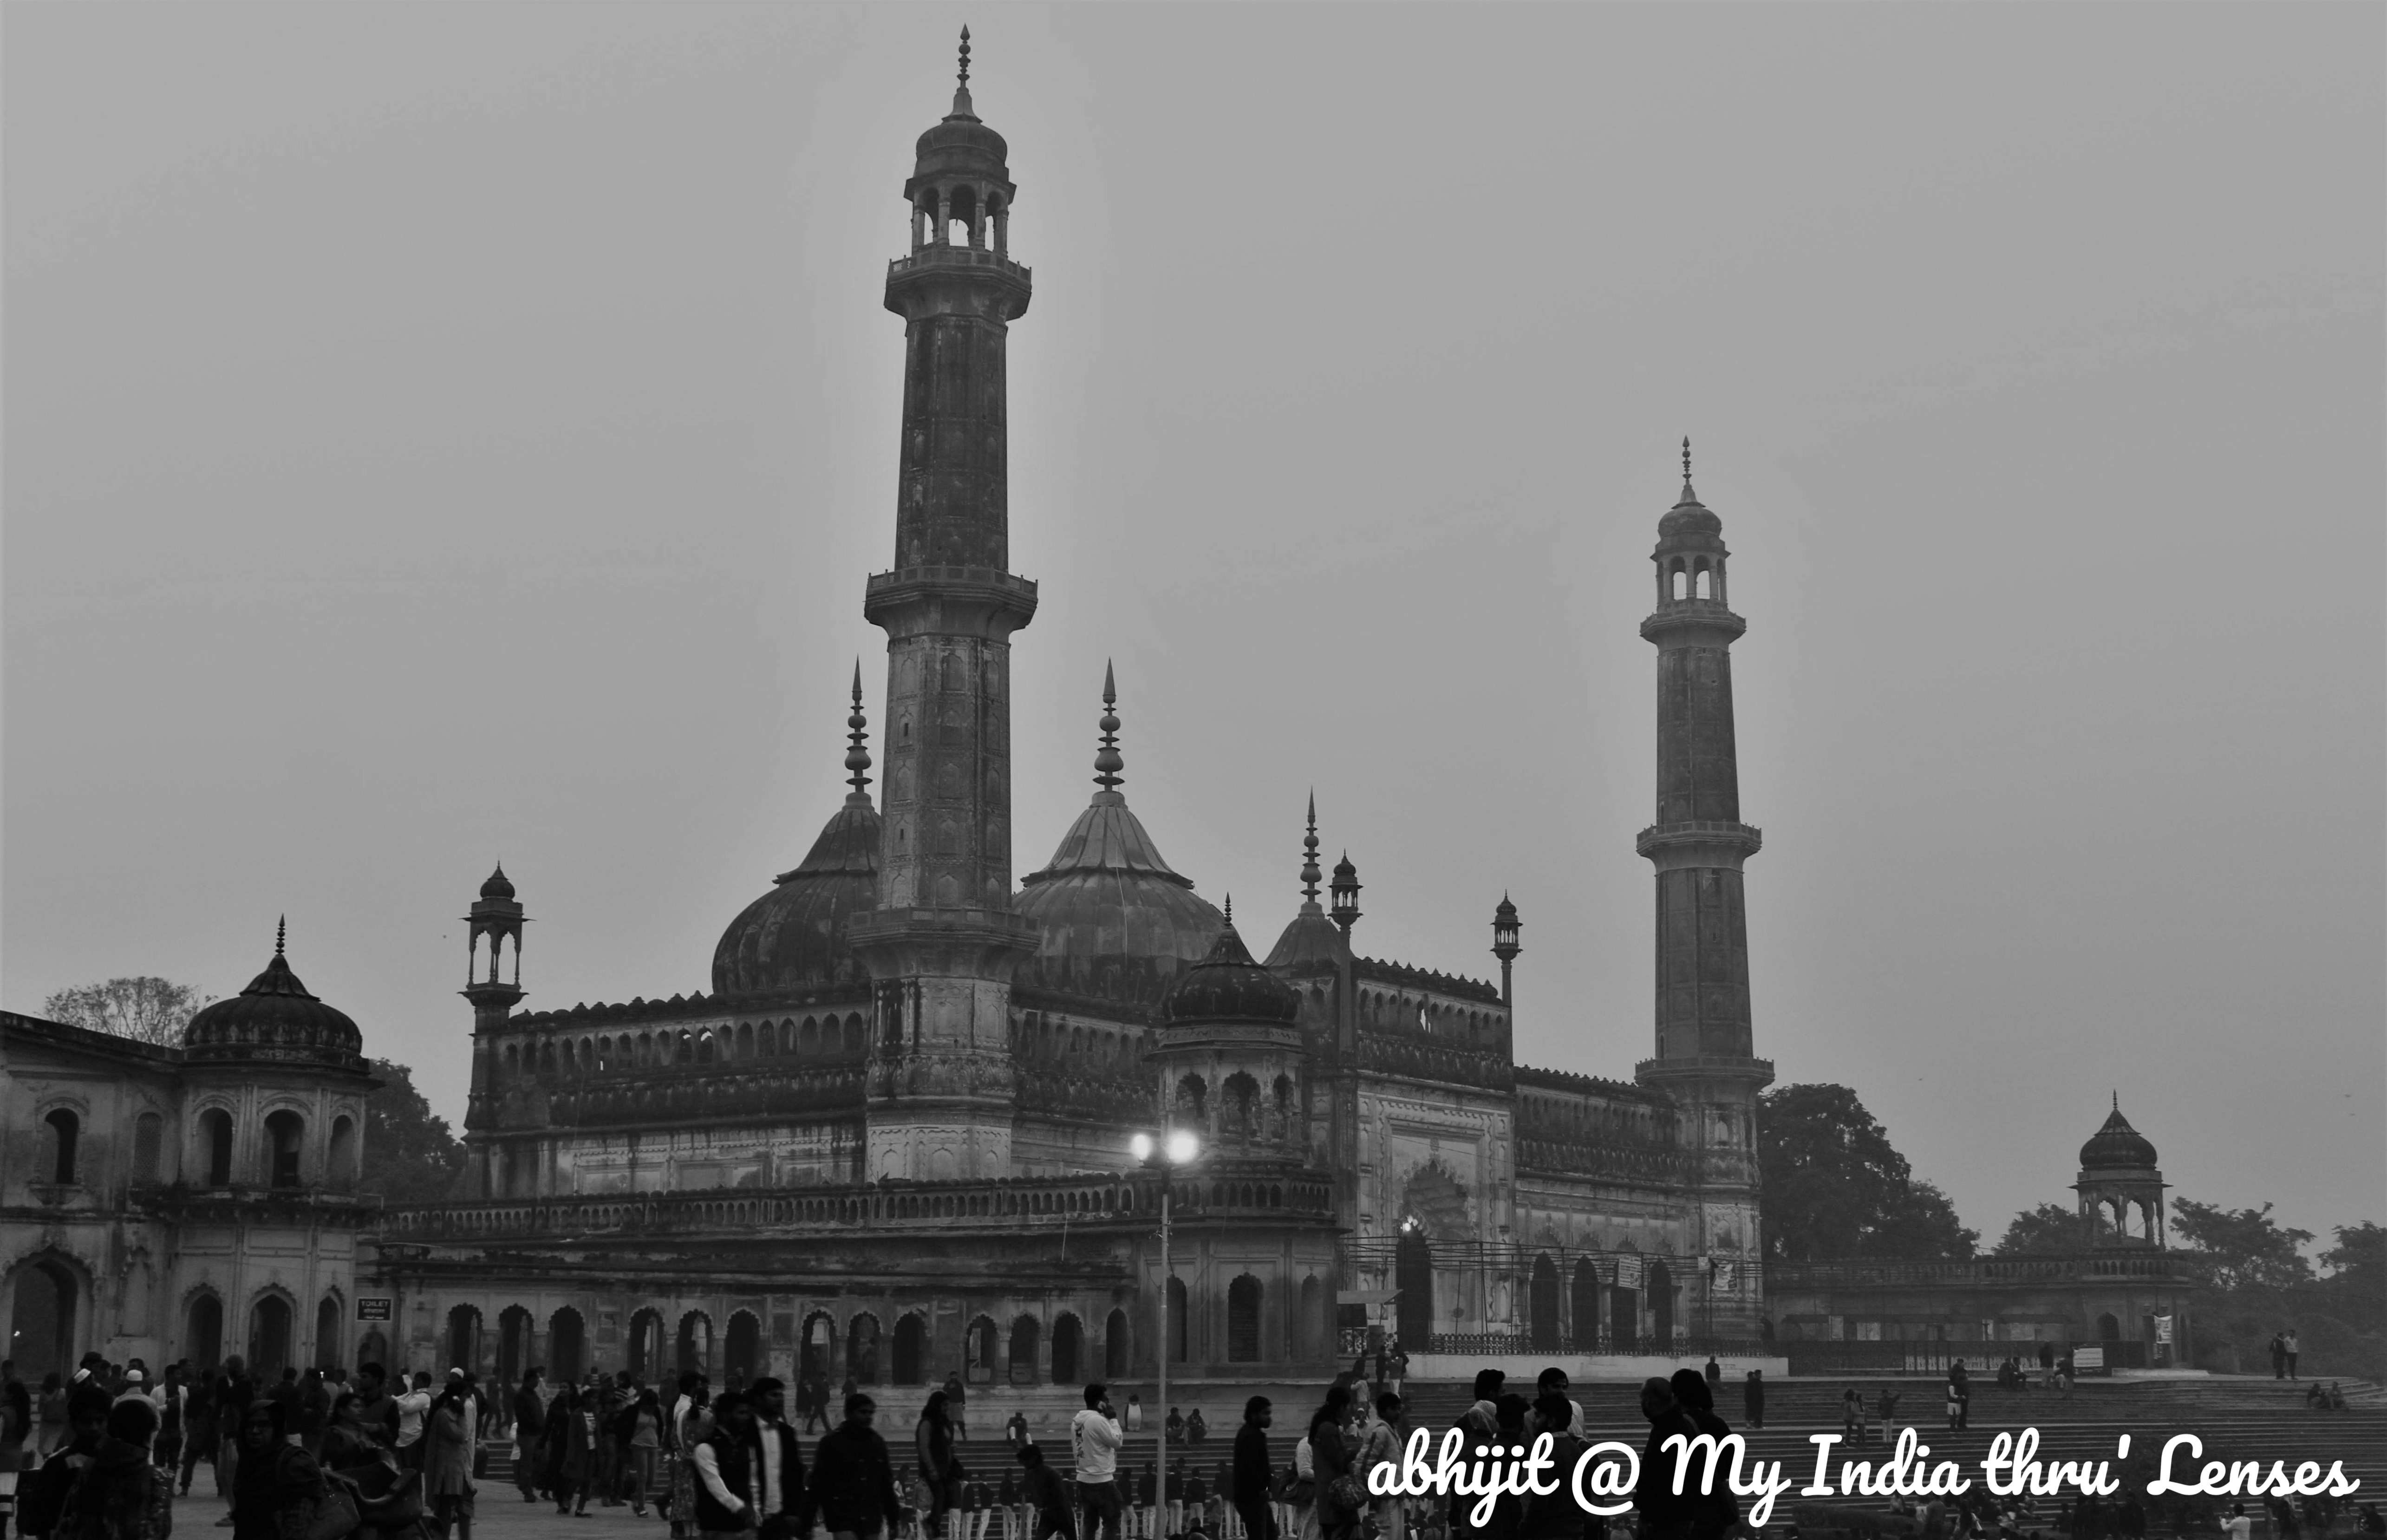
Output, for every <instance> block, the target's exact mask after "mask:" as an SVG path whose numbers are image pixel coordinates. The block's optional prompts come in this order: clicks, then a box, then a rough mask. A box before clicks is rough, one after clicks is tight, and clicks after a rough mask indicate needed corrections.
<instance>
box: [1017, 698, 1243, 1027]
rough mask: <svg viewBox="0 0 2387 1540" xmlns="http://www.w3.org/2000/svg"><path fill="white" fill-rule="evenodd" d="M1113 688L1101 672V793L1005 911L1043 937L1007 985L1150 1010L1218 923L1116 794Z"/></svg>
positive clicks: (1199, 954) (1023, 881)
mask: <svg viewBox="0 0 2387 1540" xmlns="http://www.w3.org/2000/svg"><path fill="white" fill-rule="evenodd" d="M1116 701H1118V688H1117V686H1116V685H1115V683H1114V682H1113V680H1112V677H1111V675H1110V672H1109V671H1108V670H1107V669H1105V671H1104V674H1103V717H1102V724H1101V725H1102V730H1103V741H1102V748H1101V750H1100V751H1098V752H1097V753H1096V754H1095V755H1094V784H1095V785H1096V786H1098V787H1100V788H1101V789H1100V790H1098V791H1096V792H1095V793H1094V796H1093V800H1092V802H1090V803H1089V804H1088V805H1087V807H1086V811H1085V812H1083V813H1080V814H1078V821H1077V822H1076V823H1074V824H1071V825H1070V826H1069V832H1068V833H1067V834H1065V835H1063V836H1062V837H1061V846H1060V849H1058V850H1056V851H1055V852H1053V859H1052V860H1051V861H1049V862H1047V863H1046V864H1045V865H1044V869H1043V870H1042V871H1040V872H1032V873H1030V874H1029V875H1028V876H1027V877H1022V878H1020V891H1019V893H1018V895H1017V897H1016V898H1014V899H1013V900H1012V901H1011V902H1012V907H1013V908H1014V909H1016V910H1017V911H1018V912H1019V913H1020V914H1022V915H1027V916H1028V917H1029V919H1031V920H1034V921H1035V922H1036V928H1037V929H1038V930H1039V931H1040V932H1042V940H1040V941H1039V942H1038V944H1037V948H1036V955H1034V956H1033V957H1030V958H1028V959H1026V960H1025V961H1023V962H1022V963H1021V964H1020V965H1019V966H1018V968H1017V970H1015V971H1014V972H1013V974H1012V982H1013V984H1014V985H1015V986H1018V987H1023V988H1028V989H1045V990H1052V991H1055V992H1057V993H1062V994H1078V995H1091V996H1094V997H1096V998H1099V999H1104V1000H1116V1001H1119V1002H1122V1003H1124V1004H1135V1005H1146V1006H1149V1005H1156V1004H1159V1003H1160V996H1161V993H1162V991H1165V990H1167V989H1168V985H1169V983H1170V981H1171V980H1173V979H1174V978H1177V976H1178V975H1179V974H1181V973H1182V972H1183V971H1184V970H1185V969H1186V968H1187V967H1188V966H1191V965H1193V963H1196V962H1199V961H1200V960H1201V959H1202V958H1203V956H1204V955H1206V953H1208V952H1209V950H1210V941H1211V939H1212V938H1213V937H1215V936H1217V935H1218V934H1219V927H1220V926H1222V925H1224V924H1225V923H1226V920H1225V918H1224V916H1222V915H1220V914H1219V911H1218V910H1217V908H1216V907H1214V906H1213V905H1212V904H1211V903H1209V902H1208V901H1207V900H1206V899H1204V898H1202V897H1201V896H1200V895H1199V894H1197V893H1195V892H1194V891H1193V878H1191V877H1181V876H1179V875H1178V874H1177V873H1176V872H1175V871H1173V870H1171V869H1170V868H1169V865H1168V862H1167V861H1165V860H1163V859H1162V858H1161V854H1160V851H1159V849H1158V848H1157V847H1156V846H1155V845H1154V844H1153V842H1152V836H1151V835H1149V834H1147V833H1145V832H1144V827H1143V823H1142V822H1140V821H1139V820H1138V819H1137V818H1136V815H1135V814H1132V813H1130V812H1129V811H1128V805H1127V798H1126V797H1124V796H1122V795H1121V794H1120V793H1119V790H1118V786H1119V782H1120V776H1119V771H1120V769H1121V768H1122V767H1123V765H1124V761H1122V760H1121V758H1120V756H1119V751H1118V726H1119V722H1118V716H1117V715H1116V714H1114V713H1113V712H1112V710H1111V708H1112V706H1113V704H1114V703H1115V702H1116Z"/></svg>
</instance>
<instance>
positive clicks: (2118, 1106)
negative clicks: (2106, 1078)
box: [2114, 1091, 2122, 1112]
mask: <svg viewBox="0 0 2387 1540" xmlns="http://www.w3.org/2000/svg"><path fill="white" fill-rule="evenodd" d="M2114 1110H2115V1112H2119V1111H2121V1110H2122V1093H2121V1092H2118V1091H2116V1092H2114Z"/></svg>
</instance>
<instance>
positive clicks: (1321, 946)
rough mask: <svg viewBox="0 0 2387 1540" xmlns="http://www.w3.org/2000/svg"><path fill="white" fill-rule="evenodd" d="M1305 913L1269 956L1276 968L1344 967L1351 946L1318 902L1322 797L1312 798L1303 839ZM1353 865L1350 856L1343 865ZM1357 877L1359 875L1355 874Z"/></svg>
mask: <svg viewBox="0 0 2387 1540" xmlns="http://www.w3.org/2000/svg"><path fill="white" fill-rule="evenodd" d="M1301 849H1302V856H1301V909H1300V911H1299V912H1298V913H1297V914H1295V915H1294V916H1293V922H1292V923H1291V924H1290V925H1287V926H1286V927H1285V928H1284V933H1283V934H1282V935H1281V936H1279V937H1278V938H1277V939H1276V946H1275V947H1274V948H1273V949H1272V950H1271V951H1270V952H1269V954H1268V966H1269V967H1272V968H1288V967H1300V966H1304V965H1305V964H1313V963H1334V964H1340V963H1342V962H1344V961H1345V959H1347V958H1348V957H1349V956H1350V955H1351V943H1350V941H1349V940H1347V939H1346V938H1345V936H1344V934H1343V932H1342V931H1340V930H1338V929H1336V928H1335V926H1334V922H1333V921H1332V920H1331V919H1328V918H1327V917H1326V910H1325V908H1324V906H1322V905H1321V904H1320V903H1319V902H1318V884H1319V882H1320V879H1321V874H1320V871H1319V869H1318V793H1317V792H1315V791H1312V792H1311V793H1310V794H1309V832H1308V833H1307V834H1305V835H1303V836H1302V837H1301ZM1343 864H1344V865H1345V866H1348V865H1350V864H1351V863H1350V859H1349V858H1348V857H1347V856H1346V857H1345V859H1344V863H1343ZM1353 875H1354V877H1356V876H1357V875H1358V874H1357V873H1356V871H1355V872H1354V874H1353Z"/></svg>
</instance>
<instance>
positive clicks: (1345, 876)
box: [1332, 851, 1359, 947]
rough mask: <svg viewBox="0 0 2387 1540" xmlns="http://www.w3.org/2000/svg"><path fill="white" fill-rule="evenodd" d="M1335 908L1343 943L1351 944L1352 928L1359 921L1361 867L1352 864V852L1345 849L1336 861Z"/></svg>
mask: <svg viewBox="0 0 2387 1540" xmlns="http://www.w3.org/2000/svg"><path fill="white" fill-rule="evenodd" d="M1332 891H1333V894H1334V910H1333V914H1332V918H1333V921H1334V923H1335V925H1336V926H1337V927H1339V928H1341V930H1342V932H1343V944H1344V945H1345V946H1346V947H1347V946H1349V945H1350V944H1351V928H1352V927H1353V926H1355V925H1357V924H1358V923H1359V868H1358V867H1357V866H1354V865H1351V852H1349V851H1345V852H1343V859H1342V860H1340V861H1337V862H1336V863H1334V887H1333V890H1332Z"/></svg>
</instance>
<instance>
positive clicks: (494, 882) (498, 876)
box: [481, 862, 514, 899]
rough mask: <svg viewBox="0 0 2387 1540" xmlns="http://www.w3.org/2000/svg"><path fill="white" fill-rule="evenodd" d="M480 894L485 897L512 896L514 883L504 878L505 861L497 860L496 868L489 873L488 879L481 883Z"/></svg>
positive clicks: (501, 897)
mask: <svg viewBox="0 0 2387 1540" xmlns="http://www.w3.org/2000/svg"><path fill="white" fill-rule="evenodd" d="M481 896H482V897H483V898H485V899H510V898H512V897H513V896H514V885H513V884H512V882H510V881H508V880H507V878H506V868H505V863H503V862H499V864H498V869H497V870H496V871H494V872H491V873H490V874H489V880H488V881H486V882H484V883H482V884H481Z"/></svg>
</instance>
